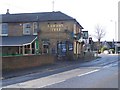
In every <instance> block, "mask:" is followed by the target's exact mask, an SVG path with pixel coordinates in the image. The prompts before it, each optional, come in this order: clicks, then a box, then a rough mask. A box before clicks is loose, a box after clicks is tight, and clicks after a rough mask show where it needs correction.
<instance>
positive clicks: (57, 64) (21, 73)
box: [2, 59, 91, 79]
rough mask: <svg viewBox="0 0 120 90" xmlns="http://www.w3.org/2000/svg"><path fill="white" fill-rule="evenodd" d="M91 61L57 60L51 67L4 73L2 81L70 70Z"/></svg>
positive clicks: (45, 66)
mask: <svg viewBox="0 0 120 90" xmlns="http://www.w3.org/2000/svg"><path fill="white" fill-rule="evenodd" d="M89 61H91V60H84V59H83V60H72V61H69V60H56V61H55V63H54V64H50V65H44V66H37V67H32V68H26V69H20V70H14V71H9V72H2V79H8V78H13V77H18V76H24V75H28V74H33V73H45V72H50V71H54V70H56V69H60V68H68V67H71V66H75V65H76V64H81V63H84V62H89Z"/></svg>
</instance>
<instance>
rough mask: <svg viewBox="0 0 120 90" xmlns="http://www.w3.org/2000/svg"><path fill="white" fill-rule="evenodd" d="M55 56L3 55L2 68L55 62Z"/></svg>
mask: <svg viewBox="0 0 120 90" xmlns="http://www.w3.org/2000/svg"><path fill="white" fill-rule="evenodd" d="M54 60H55V58H54V56H52V55H29V56H10V57H2V70H4V71H9V70H16V69H24V68H29V67H35V66H41V65H45V64H53V63H54Z"/></svg>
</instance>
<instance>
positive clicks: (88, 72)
mask: <svg viewBox="0 0 120 90" xmlns="http://www.w3.org/2000/svg"><path fill="white" fill-rule="evenodd" d="M99 70H100V69H96V70H93V71H90V72H87V73H83V74H80V75H78V76H79V77H81V76H84V75H87V74H91V73H94V72H97V71H99Z"/></svg>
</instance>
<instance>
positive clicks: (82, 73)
mask: <svg viewBox="0 0 120 90" xmlns="http://www.w3.org/2000/svg"><path fill="white" fill-rule="evenodd" d="M101 57H102V58H99V59H96V60H93V61H91V62H86V63H83V64H76V68H73V69H70V70H67V71H66V70H65V71H62V72H58V71H59V70H56V72H58V73H55V74H52V75H48V76H44V77H39V76H40V74H39V73H35V74H32V75H25V76H20V77H15V78H11V79H7V80H3V87H2V88H118V70H119V69H118V66H119V65H118V63H119V58H118V55H101ZM35 77H38V78H35ZM6 83H7V84H6Z"/></svg>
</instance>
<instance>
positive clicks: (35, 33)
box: [33, 22, 38, 35]
mask: <svg viewBox="0 0 120 90" xmlns="http://www.w3.org/2000/svg"><path fill="white" fill-rule="evenodd" d="M37 27H38V26H37V22H34V23H33V35H37V29H38V28H37Z"/></svg>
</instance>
